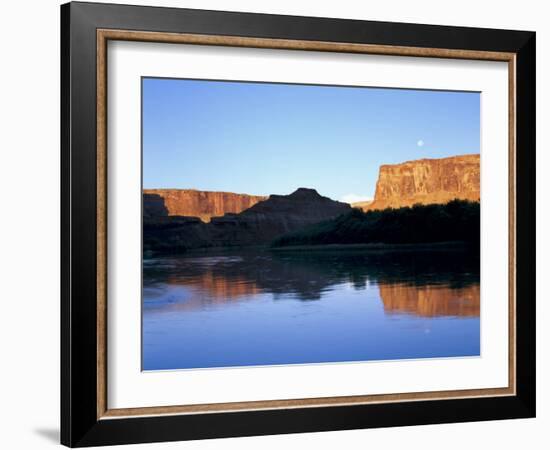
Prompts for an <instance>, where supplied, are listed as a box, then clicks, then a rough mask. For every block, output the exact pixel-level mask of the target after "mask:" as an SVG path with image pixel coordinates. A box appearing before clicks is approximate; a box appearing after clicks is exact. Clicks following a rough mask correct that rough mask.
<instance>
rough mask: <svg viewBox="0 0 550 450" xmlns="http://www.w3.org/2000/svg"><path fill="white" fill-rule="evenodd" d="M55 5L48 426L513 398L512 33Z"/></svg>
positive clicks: (142, 430) (436, 413)
mask: <svg viewBox="0 0 550 450" xmlns="http://www.w3.org/2000/svg"><path fill="white" fill-rule="evenodd" d="M61 23H62V29H61V55H62V70H61V73H62V80H61V83H62V90H61V91H62V96H61V112H62V117H61V119H62V129H61V138H62V157H61V166H62V167H61V172H62V194H61V195H62V196H61V201H62V247H61V253H62V280H61V285H62V299H61V302H62V317H61V340H62V343H61V354H62V378H61V386H62V398H61V407H62V412H61V416H62V423H61V429H62V433H61V440H62V443H63V444H65V445H68V446H75V447H76V446H91V445H107V444H124V443H138V442H155V441H169V440H185V439H203V438H212V437H228V436H246V435H261V434H275V433H295V432H310V431H325V430H342V429H352V428H368V427H385V426H399V425H416V424H428V423H444V422H462V421H479V420H492V419H509V418H520V417H524V418H525V417H533V416H534V415H535V270H534V266H535V233H534V228H535V33H533V32H527V31H508V30H492V29H476V28H458V27H446V26H433V25H416V24H400V23H382V22H368V21H353V20H341V19H325V18H309V17H292V16H276V15H264V14H249V13H231V12H218V11H201V10H189V9H169V8H152V7H137V6H125V5H109V4H93V3H69V4H66V5H63V6H62V7H61Z"/></svg>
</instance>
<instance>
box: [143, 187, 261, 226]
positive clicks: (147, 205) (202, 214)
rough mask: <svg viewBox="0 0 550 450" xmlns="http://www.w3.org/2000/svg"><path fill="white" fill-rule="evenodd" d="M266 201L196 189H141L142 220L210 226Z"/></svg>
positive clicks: (254, 196)
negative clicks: (182, 219) (184, 219)
mask: <svg viewBox="0 0 550 450" xmlns="http://www.w3.org/2000/svg"><path fill="white" fill-rule="evenodd" d="M266 198H267V197H263V196H259V195H248V194H234V193H232V192H210V191H198V190H195V189H144V190H143V210H144V215H145V216H189V217H198V218H200V219H201V220H202V221H203V222H210V219H211V218H212V217H221V216H223V215H224V214H227V213H240V212H242V211H244V210H245V209H248V208H250V207H251V206H253V205H255V204H256V203H258V202H261V201H262V200H265V199H266Z"/></svg>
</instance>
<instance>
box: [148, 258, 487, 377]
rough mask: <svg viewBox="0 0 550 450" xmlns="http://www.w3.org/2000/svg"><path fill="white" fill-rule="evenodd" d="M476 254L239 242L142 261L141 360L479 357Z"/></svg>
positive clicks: (246, 362)
mask: <svg viewBox="0 0 550 450" xmlns="http://www.w3.org/2000/svg"><path fill="white" fill-rule="evenodd" d="M479 297H480V295H479V258H476V257H474V256H472V255H471V254H469V253H467V252H464V251H460V250H457V249H438V250H429V251H428V250H422V251H420V250H407V251H372V250H369V251H366V250H346V251H344V250H314V251H277V252H273V251H269V250H246V251H233V252H219V253H196V254H185V255H182V256H170V257H162V258H153V259H145V260H144V262H143V314H142V320H143V323H142V330H143V336H142V367H143V369H144V370H161V369H164V370H166V369H191V368H208V367H231V366H263V365H271V364H311V363H330V362H346V361H372V360H394V359H408V358H438V357H464V356H478V355H479V354H480V320H479V311H480V298H479Z"/></svg>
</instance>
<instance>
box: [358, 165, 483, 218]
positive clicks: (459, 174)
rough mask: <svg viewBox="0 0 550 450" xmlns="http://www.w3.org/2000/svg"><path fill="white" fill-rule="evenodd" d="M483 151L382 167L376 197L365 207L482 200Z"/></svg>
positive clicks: (377, 207) (391, 206)
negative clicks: (481, 155)
mask: <svg viewBox="0 0 550 450" xmlns="http://www.w3.org/2000/svg"><path fill="white" fill-rule="evenodd" d="M479 161H480V160H479V154H472V155H460V156H451V157H447V158H440V159H419V160H415V161H407V162H404V163H401V164H386V165H383V166H381V167H380V171H379V175H378V181H377V183H376V193H375V196H374V201H373V202H372V203H371V204H370V205H368V206H366V207H364V208H363V209H365V210H367V209H368V210H373V209H384V208H400V207H403V206H412V205H414V204H416V203H420V204H423V205H427V204H432V203H438V204H442V203H447V202H449V201H451V200H454V199H460V200H470V201H476V202H478V201H479V173H480V164H479Z"/></svg>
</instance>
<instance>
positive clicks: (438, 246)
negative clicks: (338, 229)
mask: <svg viewBox="0 0 550 450" xmlns="http://www.w3.org/2000/svg"><path fill="white" fill-rule="evenodd" d="M469 248H471V245H470V244H468V243H467V242H464V241H446V242H428V243H414V244H384V243H371V244H312V245H288V246H285V247H271V248H270V249H269V250H270V251H273V252H296V251H335V250H338V251H341V250H358V251H390V250H398V251H407V250H410V251H422V250H430V251H431V250H441V251H447V250H468V249H469Z"/></svg>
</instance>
